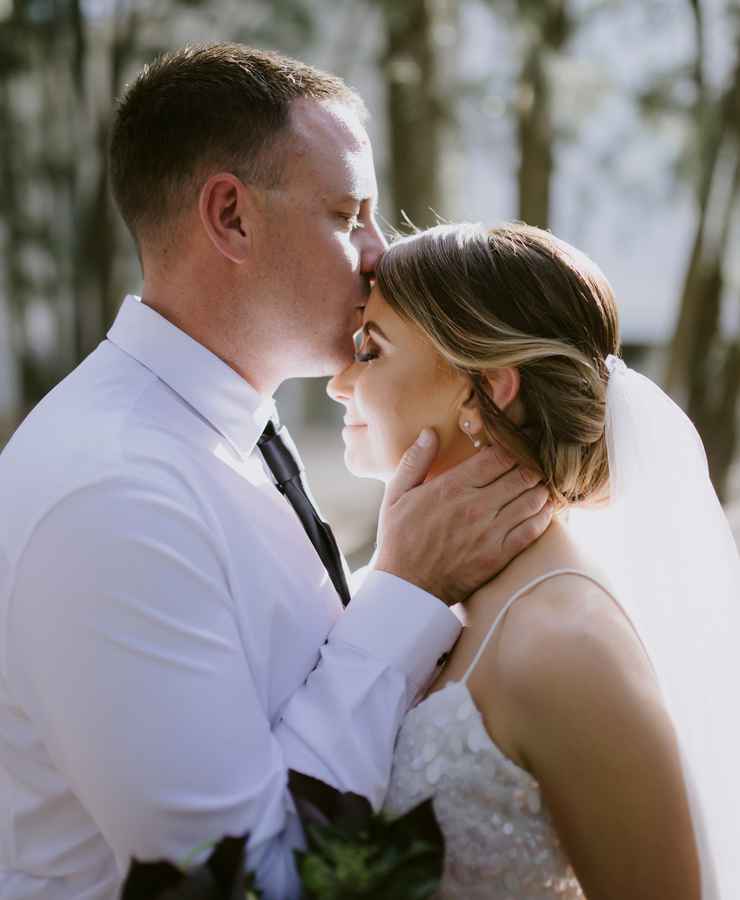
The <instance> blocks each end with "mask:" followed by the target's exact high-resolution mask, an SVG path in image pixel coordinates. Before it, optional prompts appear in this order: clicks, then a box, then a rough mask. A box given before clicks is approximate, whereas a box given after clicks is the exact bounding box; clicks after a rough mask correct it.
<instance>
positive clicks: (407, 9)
mask: <svg viewBox="0 0 740 900" xmlns="http://www.w3.org/2000/svg"><path fill="white" fill-rule="evenodd" d="M380 4H381V9H382V12H383V20H384V24H385V33H386V50H385V54H384V58H383V59H382V69H383V72H384V73H385V78H386V84H387V111H388V112H387V118H388V128H389V145H390V170H391V171H390V175H391V177H390V182H391V193H392V209H393V214H392V218H391V221H392V224H394V225H396V226H397V225H398V224H399V223H400V222H401V221H402V220H403V218H404V217H408V218H409V219H410V220H411V221H412V222H413V223H414V224H415V225H418V226H419V227H427V226H429V225H433V224H435V222H436V220H437V216H436V214H437V213H438V214H439V215H441V216H444V215H445V210H446V206H447V197H446V190H445V184H444V178H443V157H444V153H445V144H446V137H447V130H448V127H449V123H450V121H451V118H452V113H451V104H450V88H449V85H448V84H447V83H446V79H445V74H446V72H449V67H450V63H451V60H450V56H452V55H454V44H455V43H456V34H457V20H456V4H455V3H454V2H452V0H407V2H404V3H395V2H393V0H380Z"/></svg>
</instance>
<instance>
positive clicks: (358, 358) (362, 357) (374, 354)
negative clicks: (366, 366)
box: [354, 329, 380, 363]
mask: <svg viewBox="0 0 740 900" xmlns="http://www.w3.org/2000/svg"><path fill="white" fill-rule="evenodd" d="M363 338H364V339H363ZM354 344H355V362H357V363H368V362H372V361H373V360H374V359H377V358H378V357H379V356H380V347H378V345H377V344H376V343H375V342H374V341H373V339H372V338H371V337H370V336H369V335H367V334H364V333H363V331H362V329H360V331H358V332H357V333H356V334H355V336H354Z"/></svg>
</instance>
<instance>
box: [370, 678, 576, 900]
mask: <svg viewBox="0 0 740 900" xmlns="http://www.w3.org/2000/svg"><path fill="white" fill-rule="evenodd" d="M427 797H433V798H434V799H433V803H434V811H435V813H436V815H437V819H438V820H439V824H440V827H441V829H442V832H443V834H444V837H445V845H446V855H445V871H444V875H443V879H442V885H441V889H440V891H438V892H437V894H435V898H439V900H443V898H444V900H452V898H454V900H463V898H464V900H484V898H485V900H552V898H558V900H575V898H579V900H580V898H583V893H582V891H581V889H580V887H579V885H578V881H577V880H576V878H575V876H574V874H573V870H572V869H571V867H570V865H569V864H568V861H567V859H566V858H565V856H564V854H563V852H562V850H561V848H560V845H559V842H558V838H557V835H556V833H555V829H554V827H553V825H552V821H551V819H550V816H549V814H548V812H547V810H546V809H545V808H544V807H543V805H542V800H541V797H540V789H539V786H538V784H537V782H536V781H535V779H534V778H532V776H531V775H530V774H529V773H528V772H525V771H524V770H523V769H520V768H519V767H518V766H517V765H516V764H515V763H513V762H512V761H511V760H510V759H509V758H508V757H506V756H504V754H503V753H502V752H501V751H500V750H499V748H498V747H497V746H496V744H494V743H493V741H492V740H491V738H490V737H489V735H488V732H487V731H486V729H485V726H484V724H483V719H482V718H481V715H480V713H479V711H478V709H477V708H476V706H475V704H474V703H473V700H472V697H471V696H470V692H469V691H468V688H467V686H466V684H465V683H464V682H462V681H452V682H449V683H448V684H447V685H446V686H445V687H444V688H442V689H441V690H439V691H436V692H435V693H433V694H431V695H430V696H429V697H427V698H426V700H423V701H422V702H421V703H419V704H418V706H416V707H414V708H413V709H412V710H410V711H409V713H408V715H407V716H406V718H405V719H404V722H403V724H402V726H401V730H400V732H399V735H398V741H397V743H396V749H395V754H394V758H393V770H392V772H391V780H390V785H389V788H388V793H387V796H386V800H385V806H384V809H385V811H386V812H388V813H389V814H390V815H393V816H397V815H402V814H403V813H404V812H406V811H407V810H409V809H411V808H412V807H413V806H416V805H417V804H418V803H421V802H422V800H426V799H427Z"/></svg>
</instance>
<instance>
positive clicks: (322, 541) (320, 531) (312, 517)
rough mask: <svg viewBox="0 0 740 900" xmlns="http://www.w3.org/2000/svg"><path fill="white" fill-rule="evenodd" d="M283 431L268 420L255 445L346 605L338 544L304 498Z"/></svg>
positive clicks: (296, 466) (346, 591)
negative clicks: (278, 429)
mask: <svg viewBox="0 0 740 900" xmlns="http://www.w3.org/2000/svg"><path fill="white" fill-rule="evenodd" d="M283 432H284V429H283V428H281V429H280V431H279V432H276V431H275V426H274V425H273V423H272V422H268V423H267V425H266V426H265V430H264V431H263V432H262V436H261V437H260V438H259V440H258V441H257V446H258V447H259V448H260V450H261V451H262V456H263V457H264V459H265V462H266V463H267V465H268V466H269V467H270V471H271V472H272V474H273V475H274V476H275V480H276V482H277V485H276V487H277V489H278V490H279V491H280V493H281V494H285V496H286V498H287V499H288V501H289V503H290V505H291V506H292V507H293V509H294V510H295V511H296V514H297V516H298V518H299V519H300V520H301V524H302V525H303V527H304V528H305V530H306V534H307V535H308V536H309V538H310V539H311V543H312V544H313V545H314V547H315V548H316V552H317V553H318V554H319V556H320V557H321V561H322V562H323V564H324V566H325V567H326V571H327V572H328V573H329V577H330V578H331V580H332V581H333V582H334V587H335V588H336V589H337V593H338V594H339V597H340V598H341V601H342V604H343V605H344V606H346V605H347V604H348V603H349V601H350V593H349V588H348V587H347V579H346V578H345V577H344V569H343V568H342V558H341V556H340V553H339V547H337V542H336V541H335V539H334V535H333V534H332V530H331V528H330V527H329V525H328V523H326V522H322V521H321V519H320V517H319V514H318V513H317V512H316V509H315V508H314V505H313V503H311V501H310V500H309V498H308V494H307V493H306V490H305V488H304V487H303V483H302V481H301V473H302V472H303V469H301V467H300V466H299V465H298V462H297V460H296V458H295V457H294V456H293V454H292V453H291V452H290V450H289V448H288V447H286V446H285V442H284V441H283V438H282V437H281V435H282V434H283Z"/></svg>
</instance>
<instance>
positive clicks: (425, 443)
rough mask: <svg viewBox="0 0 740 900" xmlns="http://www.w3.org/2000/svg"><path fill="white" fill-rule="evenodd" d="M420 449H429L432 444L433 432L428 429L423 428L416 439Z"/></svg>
mask: <svg viewBox="0 0 740 900" xmlns="http://www.w3.org/2000/svg"><path fill="white" fill-rule="evenodd" d="M416 443H417V444H418V446H419V447H429V446H431V443H432V432H431V431H430V430H429V429H428V428H422V430H421V432H420V433H419V437H418V438H417V439H416Z"/></svg>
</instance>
